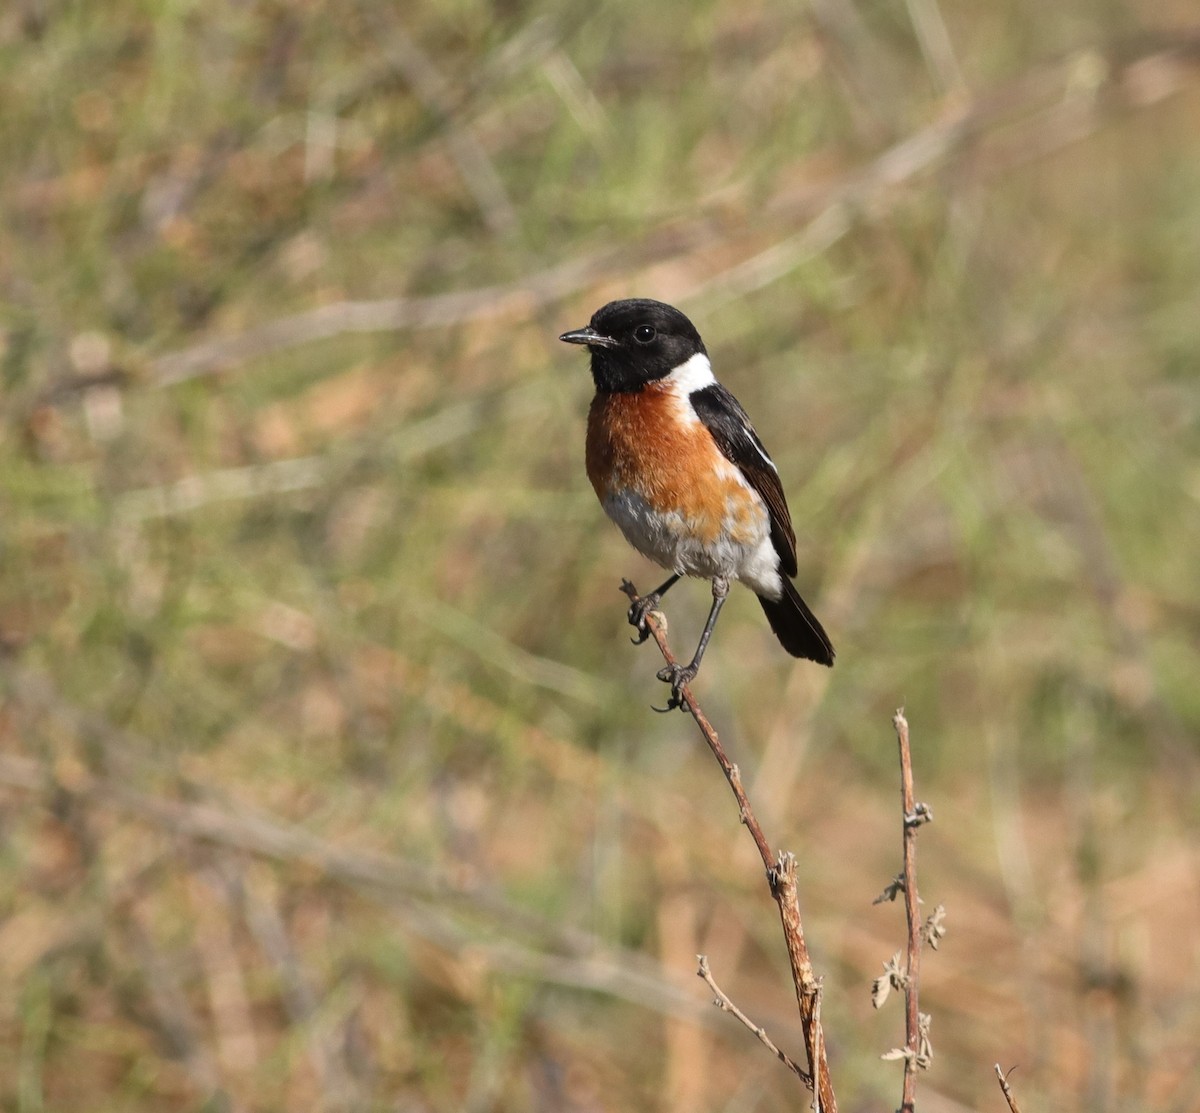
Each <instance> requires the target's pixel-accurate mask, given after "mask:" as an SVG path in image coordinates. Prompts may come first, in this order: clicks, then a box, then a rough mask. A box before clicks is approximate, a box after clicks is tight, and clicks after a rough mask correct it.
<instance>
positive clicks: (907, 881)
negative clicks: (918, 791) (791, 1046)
mask: <svg viewBox="0 0 1200 1113" xmlns="http://www.w3.org/2000/svg"><path fill="white" fill-rule="evenodd" d="M892 725H893V726H894V727H895V728H896V740H897V742H898V743H899V746H900V794H901V803H902V807H903V817H904V871H903V884H902V886H901V889H902V891H903V893H904V915H905V920H906V921H907V925H908V953H907V955H906V961H905V968H904V978H903V987H904V1032H905V1043H904V1053H903V1058H904V1096H903V1098H902V1100H901V1103H900V1109H901V1111H902V1113H912V1110H913V1109H914V1107H915V1103H916V1095H917V1070H918V1069H924V1068H926V1067H928V1066H929V1060H930V1058H931V1054H932V1050H933V1049H932V1047H931V1046H930V1044H929V1018H928V1017H926V1016H923V1015H922V1014H921V1012H920V1009H919V1007H918V997H919V992H920V982H921V941H922V937H923V936H922V924H921V910H920V903H921V902H920V897H919V896H918V894H917V828H918V827H920V826H921V824H923V823H928V822H929V821H930V820H931V819H933V813H932V812H930V810H929V808H928V806H926V805H925V804H919V803H917V802H916V800H915V798H914V789H913V772H912V749H911V747H910V746H909V741H908V720H907V719H906V718H905V717H904V711H903V709H901V710H898V711H897V712H896V714H895V716H894V717H893V719H892ZM938 926H939V927H940V920H939V921H938ZM889 1054H890V1053H889Z"/></svg>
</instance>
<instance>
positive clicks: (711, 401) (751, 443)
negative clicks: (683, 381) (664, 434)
mask: <svg viewBox="0 0 1200 1113" xmlns="http://www.w3.org/2000/svg"><path fill="white" fill-rule="evenodd" d="M691 403H692V408H693V409H694V410H695V411H696V416H697V417H699V418H700V420H701V421H702V422H703V423H704V426H705V428H706V429H708V431H709V432H710V433H711V434H712V438H713V440H714V441H716V442H717V447H718V448H719V449H720V450H721V452H722V454H723V455H724V456H725V458H726V459H727V460H729V461H730V462H731V463H733V464H735V465H736V466H737V467H738V468H739V469H740V471H741V473H742V475H744V476H745V477H746V482H747V483H749V484H750V486H751V487H753V488H754V490H755V491H757V492H758V493H759V494H760V495H761V496H762V500H763V502H765V503H766V504H767V512H768V513H769V514H770V516H771V544H773V545H774V546H775V551H776V552H777V553H778V554H779V565H780V567H781V568H782V569H783V571H784V573H785V574H786V575H788V576H794V575H795V574H796V534H795V531H794V530H793V529H792V516H791V514H789V513H788V505H787V499H785V498H784V497H783V485H782V484H781V483H780V482H779V472H778V471H776V470H775V464H774V463H773V462H772V460H771V457H770V456H768V455H767V450H766V449H765V448H764V447H763V443H762V441H760V440H759V439H758V434H757V433H755V431H754V426H752V425H751V424H750V418H749V417H748V416H747V415H746V411H745V410H743V409H742V406H741V403H740V402H739V401H738V400H737V399H736V398H734V396H733V395H732V394H730V393H729V391H727V390H726V389H725V388H724V387H723V386H722V385H721V384H720V383H713V384H712V385H711V386H706V387H704V389H703V390H697V391H695V392H694V393H693V394H692V395H691Z"/></svg>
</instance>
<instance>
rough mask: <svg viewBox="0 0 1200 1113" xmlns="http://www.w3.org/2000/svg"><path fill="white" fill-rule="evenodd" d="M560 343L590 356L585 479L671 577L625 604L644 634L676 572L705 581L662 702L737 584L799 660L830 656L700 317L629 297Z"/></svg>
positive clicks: (772, 485)
mask: <svg viewBox="0 0 1200 1113" xmlns="http://www.w3.org/2000/svg"><path fill="white" fill-rule="evenodd" d="M559 339H560V340H562V341H564V342H565V343H567V344H582V345H584V346H586V347H587V349H588V351H589V352H590V353H591V357H592V378H593V379H594V380H595V384H596V397H595V398H594V399H592V405H591V410H590V411H589V413H588V427H587V474H588V479H590V480H591V482H592V486H593V487H594V488H595V490H596V495H597V496H598V497H599V499H600V502H601V504H602V505H603V507H604V510H605V512H606V513H607V514H608V516H609V517H610V518H611V519H612V520H613V521H614V522H616V524H617V525H618V526H620V528H621V532H622V533H623V534H624V535H625V538H626V540H628V541H629V543H630V544H631V545H632V546H633V547H634V548H635V549H637V550H638V552H640V553H642V554H643V555H644V556H647V557H649V558H650V559H651V560H653V561H656V562H657V563H658V564H660V565H662V566H663V567H664V568H666V569H669V570H670V572H671V576H670V578H669V579H668V580H667V581H666V582H665V583H663V584H662V585H660V586H659V587H658V588H656V589H655V590H654V591H652V592H651V593H650V594H649V595H646V596H643V597H641V598H640V599H639V600H638V602H637V603H635V604H634V605H633V606H632V607H630V610H629V621H630V622H631V623H633V624H634V625H635V626H636V627H637V628H638V630H639V633H640V635H641V637H640V638H639V641H645V639H646V637H647V636H648V634H649V630H648V628H647V626H646V616H647V615H648V614H649V613H650V612H651V611H653V610H655V609H656V608H657V607H658V604H659V602H660V601H661V599H662V597H663V595H665V594H666V592H667V591H668V590H669V589H670V588H671V587H672V586H674V584H675V583H676V582H677V581H678V580H679V579H680V577H681V576H698V577H702V578H704V579H708V580H711V581H712V595H713V602H712V609H711V610H710V611H709V615H708V621H707V623H706V624H705V626H704V632H703V633H702V634H701V635H700V644H699V645H698V646H697V647H696V654H695V656H694V657H693V658H692V660H691V663H690V664H688V665H675V666H673V667H670V666H669V667H667V668H665V669H663V670H662V671H661V672H660V673H659V674H658V675H659V678H660V679H662V680H664V681H666V682H667V683H669V684H670V685H671V699H670V702H669V704H668V707H680V706H682V705H683V699H682V689H683V686H684V685H685V684H689V683H690V682H691V681H692V680H693V679H694V678H695V676H696V673H697V672H698V671H699V668H700V661H701V658H702V657H703V656H704V650H705V648H706V647H707V646H708V641H709V638H710V637H711V636H712V632H713V628H714V627H715V626H716V622H717V615H718V614H719V613H720V611H721V607H722V606H723V605H724V603H725V598H726V596H727V595H728V593H729V584H730V581H732V580H739V581H741V582H742V583H744V584H745V585H746V586H747V587H748V588H750V590H751V591H753V592H754V594H755V595H757V596H758V601H759V602H760V603H761V604H762V608H763V610H764V611H765V612H766V615H767V621H768V622H769V623H770V624H771V629H772V630H773V631H774V632H775V636H776V637H777V638H778V639H779V641H780V643H781V644H782V645H783V648H784V649H786V650H787V651H788V652H789V653H790V654H791V655H792V656H793V657H806V658H808V659H809V660H810V661H816V662H818V663H819V664H822V665H832V664H833V646H832V645H831V644H830V641H829V638H828V637H827V636H826V634H825V631H824V630H823V629H822V627H821V624H820V622H818V621H817V618H816V616H815V615H814V614H813V613H812V611H810V610H809V609H808V606H807V604H806V603H805V602H804V600H803V599H801V598H800V595H799V593H798V592H797V591H796V588H795V586H794V585H793V584H792V581H791V579H790V577H792V576H794V575H795V574H796V535H795V533H794V532H793V530H792V521H791V516H790V514H789V513H788V507H787V501H786V500H785V499H784V496H783V487H782V485H781V484H780V482H779V473H778V471H777V470H776V468H775V464H774V463H773V462H772V460H771V457H770V456H768V455H767V450H766V449H765V448H764V447H763V443H762V441H760V440H759V439H758V434H757V433H755V431H754V426H753V425H751V424H750V418H749V417H747V416H746V411H745V410H743V409H742V407H741V405H740V404H739V403H738V400H737V399H736V398H734V396H733V395H732V394H730V393H729V391H728V390H726V389H725V388H724V387H723V386H722V385H721V384H720V383H719V382H717V380H716V379H715V378H714V377H713V373H712V366H711V364H710V363H709V360H708V352H707V351H706V350H705V347H704V341H703V340H701V339H700V334H699V333H698V332H697V331H696V327H695V325H693V324H692V322H691V321H689V320H688V318H687V317H686V316H684V314H683V313H681V312H680V311H679V310H678V309H675V308H673V307H672V306H670V305H665V304H664V303H663V302H660V301H650V300H648V299H644V298H635V299H629V300H625V301H613V302H609V303H608V305H606V306H604V307H603V308H601V309H598V310H597V311H596V312H595V314H594V315H593V316H592V320H591V322H590V323H589V324H588V326H587V327H586V328H581V329H575V330H574V331H573V332H564V333H563V334H562V336H560V337H559Z"/></svg>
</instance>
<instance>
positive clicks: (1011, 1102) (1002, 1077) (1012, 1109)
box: [993, 1063, 1021, 1113]
mask: <svg viewBox="0 0 1200 1113" xmlns="http://www.w3.org/2000/svg"><path fill="white" fill-rule="evenodd" d="M993 1069H994V1070H995V1072H996V1081H997V1082H999V1083H1000V1092H1001V1093H1002V1094H1003V1095H1004V1100H1005V1101H1006V1102H1008V1108H1009V1113H1021V1107H1020V1106H1019V1105H1018V1104H1017V1099H1016V1098H1015V1097H1013V1092H1012V1087H1011V1086H1009V1084H1008V1075H1010V1074H1012V1072H1013V1071H1015V1070H1016V1069H1017V1068H1016V1067H1009V1068H1008V1074H1005V1072H1004V1071H1002V1070H1001V1069H1000V1064H999V1063H996V1064H995V1066H994V1068H993Z"/></svg>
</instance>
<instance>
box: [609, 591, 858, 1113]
mask: <svg viewBox="0 0 1200 1113" xmlns="http://www.w3.org/2000/svg"><path fill="white" fill-rule="evenodd" d="M621 590H622V591H623V592H624V593H625V594H626V595H627V596H628V597H629V601H630V603H636V602H637V601H638V599H639V598H640V596H639V595H638V592H637V588H635V587H634V586H633V584H631V583H630V582H629V581H628V580H625V581H623V582H622V584H621ZM646 624H647V626H648V628H649V630H650V635H651V637H653V638H654V641H655V644H656V645H657V646H658V649H659V652H660V653H661V654H662V655H663V660H665V661H666V662H667V664H668V665H673V664H675V663H676V658H675V654H674V653H673V652H672V651H671V647H670V645H668V644H667V635H666V631H665V630H664V628H663V623H662V618H661V616H660V615H659V614H657V613H656V612H653V611H652V612H651V613H650V614H649V615H648V616H647V618H646ZM682 695H683V707H684V709H685V710H686V711H687V712H688V714H689V715H691V717H692V718H693V719H694V720H695V721H696V726H698V727H699V728H700V733H701V734H702V735H703V736H704V741H705V742H707V743H708V748H709V749H710V750H711V751H712V753H713V757H715V758H716V759H717V763H718V764H719V765H720V766H721V771H722V772H723V773H724V774H725V779H726V780H727V781H728V782H729V787H730V789H731V790H732V791H733V795H734V798H735V799H736V800H737V803H738V811H739V814H740V816H741V820H742V823H744V824H745V826H746V829H747V830H748V831H749V832H750V836H751V838H753V839H754V845H755V846H756V847H758V853H759V856H760V857H761V858H762V862H763V867H764V869H765V870H766V872H767V883H768V884H769V885H770V888H771V896H772V897H773V898H774V900H775V903H776V904H777V905H778V906H779V919H780V922H781V923H782V925H783V937H784V941H785V942H786V944H787V951H788V960H789V962H790V965H791V969H792V981H793V983H794V984H795V987H796V1003H797V1005H798V1006H799V1009H800V1025H801V1027H802V1028H803V1030H804V1042H805V1046H806V1049H807V1051H808V1062H809V1068H810V1071H811V1075H812V1076H813V1077H814V1078H815V1079H816V1087H815V1089H814V1091H813V1094H814V1097H815V1099H816V1101H815V1105H816V1108H817V1109H818V1111H824V1113H837V1097H836V1096H835V1095H834V1092H833V1084H832V1082H831V1081H830V1079H829V1064H828V1062H827V1061H826V1055H825V1041H824V1039H823V1038H822V1035H821V1021H820V999H821V985H820V982H819V981H818V980H817V977H816V975H815V974H814V973H813V967H812V960H811V959H810V958H809V955H808V945H807V943H806V942H805V940H804V928H803V925H802V924H801V921H800V901H799V897H798V894H797V889H796V859H795V856H794V855H792V854H787V853H784V852H782V851H780V852H779V853H778V854H775V853H774V852H773V851H772V850H771V844H770V843H769V842H767V838H766V836H765V835H764V834H763V830H762V827H761V826H760V825H759V822H758V819H757V818H756V817H755V815H754V811H753V809H752V808H751V807H750V801H749V799H748V798H747V797H746V790H745V788H744V787H743V785H742V778H741V774H740V773H739V771H738V767H737V766H736V765H734V764H733V762H731V761H730V760H729V756H728V755H727V754H726V753H725V747H724V746H723V745H722V744H721V740H720V738H719V737H718V736H717V732H716V731H715V730H714V729H713V725H712V723H710V722H709V721H708V718H707V716H705V714H704V712H703V711H701V709H700V706H699V704H697V703H696V699H695V697H694V696H693V695H692V692H691V688H690V686H688V685H686V684H685V685H684V686H683V689H682ZM810 1084H811V1082H810Z"/></svg>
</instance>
